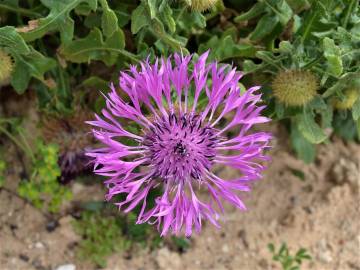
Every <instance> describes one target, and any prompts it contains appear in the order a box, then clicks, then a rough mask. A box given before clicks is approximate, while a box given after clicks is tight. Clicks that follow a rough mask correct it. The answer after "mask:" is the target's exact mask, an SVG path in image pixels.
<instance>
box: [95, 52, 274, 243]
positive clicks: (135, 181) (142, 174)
mask: <svg viewBox="0 0 360 270" xmlns="http://www.w3.org/2000/svg"><path fill="white" fill-rule="evenodd" d="M208 53H209V52H206V53H204V54H203V55H201V56H200V57H199V59H198V60H197V61H192V56H180V55H178V54H175V55H174V56H173V59H171V58H169V59H157V60H156V61H155V64H153V65H151V64H149V62H148V61H145V62H142V63H141V64H140V66H141V67H140V68H139V69H138V68H137V67H135V66H131V67H130V70H129V71H127V72H121V73H120V83H119V86H120V89H121V91H124V92H125V93H126V95H127V96H128V98H126V99H125V98H122V97H120V96H119V95H118V93H117V91H116V89H115V86H114V85H113V84H112V85H111V92H110V93H109V94H108V95H107V96H105V98H106V109H103V110H102V115H103V117H102V118H101V117H99V116H98V115H96V120H95V121H89V122H88V123H89V124H91V125H93V126H94V127H95V128H94V129H93V134H94V136H95V137H96V139H97V140H99V141H101V142H102V143H103V144H104V145H105V146H104V147H103V148H100V149H95V150H92V151H91V152H89V153H88V155H89V156H90V157H93V158H94V163H95V166H94V172H95V173H97V174H99V175H103V176H107V177H108V180H106V181H105V185H106V187H107V189H108V193H107V195H106V199H107V200H110V199H111V198H113V197H114V196H115V195H118V194H125V197H124V199H123V201H120V202H116V203H115V204H116V205H117V206H118V207H119V209H122V208H124V209H123V211H124V212H125V213H127V212H129V211H131V210H132V209H134V208H135V207H136V206H139V207H140V213H139V215H138V218H137V224H140V223H144V222H148V223H150V224H157V227H158V230H159V231H160V232H161V235H162V236H163V235H166V234H167V233H168V232H171V233H173V234H180V233H181V232H183V231H184V232H185V235H186V236H190V235H191V234H192V231H193V229H194V230H195V231H196V232H200V230H201V226H202V222H203V220H209V221H210V222H211V223H212V224H214V225H215V226H216V227H219V222H218V220H219V212H223V211H224V208H223V205H222V203H223V201H227V202H228V203H230V204H232V205H234V206H236V207H238V208H239V209H241V210H245V205H244V204H243V202H242V200H241V198H240V197H239V193H240V192H241V191H245V192H247V191H250V187H249V184H250V182H251V181H252V180H256V179H259V178H260V177H261V172H262V170H263V169H264V168H265V167H264V166H263V165H262V164H260V163H258V162H259V161H262V160H267V159H268V158H267V157H266V156H265V155H264V154H263V153H262V152H263V150H264V149H266V148H268V147H269V140H270V139H271V135H270V134H268V133H266V132H255V133H250V132H249V130H250V128H251V127H252V126H253V125H254V124H258V123H264V122H268V121H269V119H268V118H266V117H263V116H261V115H260V112H261V111H262V110H263V109H264V107H265V106H256V103H257V102H258V101H260V98H261V94H259V93H257V90H258V89H259V88H260V87H258V86H256V87H252V88H250V89H248V90H247V91H245V92H244V93H241V91H240V87H239V79H240V78H241V76H242V74H241V73H240V72H237V71H236V69H235V68H232V67H231V66H229V65H219V64H218V63H216V62H214V63H211V64H206V59H207V57H208ZM172 61H173V63H172ZM123 96H125V95H123ZM200 101H201V102H202V103H204V101H206V103H205V104H203V106H202V107H201V106H200ZM200 107H201V108H200ZM146 115H147V116H146ZM225 116H228V117H226V119H228V118H230V120H229V122H228V123H225V124H224V123H223V122H224V121H223V120H224V119H225ZM124 119H127V121H130V122H133V123H134V125H137V126H140V127H141V129H139V130H138V131H137V132H135V131H130V130H129V129H126V128H125V127H124V126H123V125H122V124H121V123H120V120H124ZM232 128H234V130H235V131H237V135H235V136H233V137H232V138H227V137H226V134H227V131H229V130H230V129H232ZM124 139H127V141H129V140H132V141H133V142H135V144H132V145H129V143H125V141H124ZM216 164H218V165H220V166H229V167H232V168H234V169H237V170H239V172H240V173H239V177H238V178H236V179H222V178H220V177H219V176H217V175H215V174H214V166H215V165H216ZM154 188H160V189H161V190H162V193H161V194H162V195H161V196H158V197H157V198H155V201H154V202H153V205H154V206H153V207H149V206H147V204H148V201H147V196H148V194H149V192H150V191H151V190H152V189H154ZM200 193H201V196H200ZM200 197H201V199H200Z"/></svg>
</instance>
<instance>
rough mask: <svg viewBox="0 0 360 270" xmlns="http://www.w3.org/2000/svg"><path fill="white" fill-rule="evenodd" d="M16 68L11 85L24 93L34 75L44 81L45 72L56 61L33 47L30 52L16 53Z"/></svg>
mask: <svg viewBox="0 0 360 270" xmlns="http://www.w3.org/2000/svg"><path fill="white" fill-rule="evenodd" d="M13 56H14V59H15V68H14V71H13V74H12V77H11V85H12V86H13V87H14V89H15V90H16V92H17V93H19V94H22V93H23V92H24V91H25V90H26V88H27V86H28V84H29V81H30V79H31V77H34V78H36V79H38V80H40V81H42V82H45V81H44V73H45V72H47V71H49V70H50V69H52V68H54V67H55V66H56V61H55V60H54V59H52V58H48V57H45V56H44V55H42V54H41V53H39V52H38V51H36V50H34V49H32V48H31V50H30V53H28V54H14V55H13Z"/></svg>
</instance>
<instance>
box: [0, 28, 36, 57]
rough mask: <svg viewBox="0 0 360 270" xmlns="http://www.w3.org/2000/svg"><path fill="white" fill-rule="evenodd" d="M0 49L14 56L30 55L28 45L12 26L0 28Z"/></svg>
mask: <svg viewBox="0 0 360 270" xmlns="http://www.w3.org/2000/svg"><path fill="white" fill-rule="evenodd" d="M0 47H5V48H7V49H8V50H9V52H12V53H16V54H26V53H30V49H29V47H28V45H27V44H26V43H25V41H24V39H23V38H22V37H21V36H20V35H19V33H17V32H16V29H15V27H13V26H5V27H2V28H0Z"/></svg>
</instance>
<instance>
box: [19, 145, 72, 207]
mask: <svg viewBox="0 0 360 270" xmlns="http://www.w3.org/2000/svg"><path fill="white" fill-rule="evenodd" d="M58 151H59V149H58V146H57V145H55V144H49V145H45V144H44V143H43V142H42V141H40V140H38V141H37V142H36V151H35V154H34V160H33V164H32V167H31V176H30V178H29V179H28V180H27V181H25V180H24V181H22V182H21V183H20V185H19V187H18V193H19V195H20V196H21V197H24V198H26V199H27V200H29V201H30V202H31V203H32V204H34V206H35V207H38V208H44V207H46V208H47V209H48V210H49V211H50V212H52V213H56V212H58V211H59V208H60V205H61V203H62V202H63V200H70V199H71V197H72V194H71V191H70V190H69V189H68V188H67V187H64V186H62V185H60V184H59V182H58V177H59V176H60V168H59V166H58Z"/></svg>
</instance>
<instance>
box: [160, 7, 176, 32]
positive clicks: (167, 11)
mask: <svg viewBox="0 0 360 270" xmlns="http://www.w3.org/2000/svg"><path fill="white" fill-rule="evenodd" d="M160 18H161V20H162V21H163V22H164V24H165V25H166V26H167V28H168V29H169V31H170V33H174V32H175V30H176V22H175V20H174V18H173V17H172V10H171V8H170V6H169V5H168V4H166V5H165V6H164V8H163V11H162V12H161V13H160Z"/></svg>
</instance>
